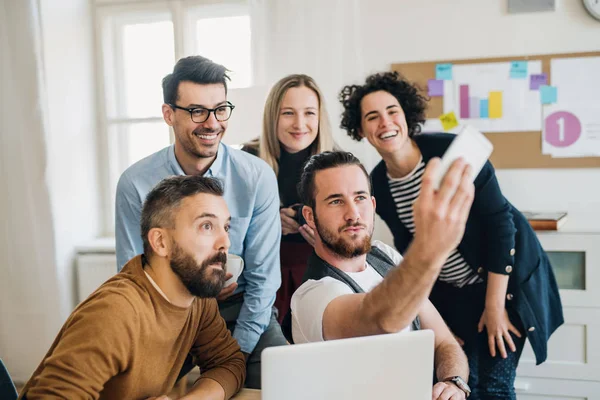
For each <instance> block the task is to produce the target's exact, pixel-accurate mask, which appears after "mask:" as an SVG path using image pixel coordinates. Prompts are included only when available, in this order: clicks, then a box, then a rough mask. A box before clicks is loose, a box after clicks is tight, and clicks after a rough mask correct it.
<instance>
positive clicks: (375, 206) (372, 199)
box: [371, 196, 377, 211]
mask: <svg viewBox="0 0 600 400" xmlns="http://www.w3.org/2000/svg"><path fill="white" fill-rule="evenodd" d="M371 201H372V202H373V211H375V210H377V202H376V201H375V196H371Z"/></svg>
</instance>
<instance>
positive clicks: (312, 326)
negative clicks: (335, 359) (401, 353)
mask: <svg viewBox="0 0 600 400" xmlns="http://www.w3.org/2000/svg"><path fill="white" fill-rule="evenodd" d="M371 244H372V245H373V246H375V247H377V248H378V249H379V250H381V251H383V252H384V253H385V254H386V255H387V256H388V257H390V258H391V259H392V261H393V262H394V263H395V264H396V265H398V264H400V262H401V261H402V256H401V255H400V253H398V252H397V251H396V250H394V249H393V248H392V247H390V246H388V245H387V244H385V243H383V242H380V241H379V240H374V241H373V242H372V243H371ZM346 273H347V274H348V276H350V277H351V278H352V279H353V280H354V281H355V282H356V283H357V284H358V285H359V286H360V287H361V288H362V290H364V291H365V292H369V291H371V289H373V288H374V287H375V286H377V285H378V284H379V283H380V282H381V281H383V277H382V276H381V275H379V273H378V272H377V271H375V269H374V268H373V267H371V266H370V265H369V264H367V265H366V268H365V270H364V271H361V272H346ZM352 293H354V291H353V290H352V289H351V288H350V287H349V286H348V285H346V284H345V283H343V282H341V281H338V280H337V279H334V278H331V277H329V276H326V277H325V278H323V279H320V280H318V281H316V280H314V279H309V280H308V281H306V282H304V283H303V284H302V285H301V286H300V287H299V288H298V289H297V290H296V291H295V292H294V295H293V296H292V301H291V309H292V336H293V337H294V343H298V344H300V343H309V342H322V341H324V339H323V313H324V312H325V309H326V308H327V305H329V303H330V302H331V301H332V300H333V299H335V298H336V297H339V296H343V295H345V294H352ZM404 330H406V331H408V330H410V326H408V327H407V328H406V329H404Z"/></svg>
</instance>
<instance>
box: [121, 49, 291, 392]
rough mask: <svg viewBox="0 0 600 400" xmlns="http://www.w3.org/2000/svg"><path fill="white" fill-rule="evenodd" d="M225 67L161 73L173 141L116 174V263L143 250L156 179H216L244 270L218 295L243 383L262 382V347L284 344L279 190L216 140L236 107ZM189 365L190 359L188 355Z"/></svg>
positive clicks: (204, 63)
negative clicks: (238, 353) (145, 216)
mask: <svg viewBox="0 0 600 400" xmlns="http://www.w3.org/2000/svg"><path fill="white" fill-rule="evenodd" d="M227 72H228V71H227V69H226V68H225V67H223V66H222V65H219V64H216V63H213V62H212V61H210V60H208V59H206V58H204V57H201V56H192V57H186V58H183V59H181V60H179V61H178V62H177V64H176V65H175V68H174V69H173V73H171V74H169V75H167V76H166V77H165V78H164V79H163V82H162V86H163V97H164V104H163V105H162V112H163V118H164V120H165V122H166V123H167V124H168V125H169V126H171V127H172V128H173V132H174V134H175V143H174V144H173V145H171V146H169V147H167V148H165V149H163V150H160V151H158V152H157V153H154V154H152V155H150V156H148V157H146V158H144V159H142V160H140V161H138V162H137V163H135V164H134V165H132V166H131V167H129V168H128V169H127V170H126V171H125V172H123V174H122V175H121V178H120V179H119V183H118V185H117V195H116V211H115V219H116V221H115V234H116V246H117V263H118V268H119V270H120V269H121V268H122V266H123V265H124V264H125V263H126V262H127V261H129V259H131V258H133V257H134V256H136V255H138V254H141V253H142V251H143V246H142V238H141V235H140V213H141V207H142V203H143V201H144V199H145V197H146V195H147V194H148V192H150V190H151V189H152V188H153V187H154V185H156V184H157V183H158V182H160V181H161V180H162V179H163V178H165V177H167V176H171V175H202V176H207V177H214V178H218V179H220V180H221V181H222V182H223V184H224V188H225V194H224V198H225V201H226V203H227V206H228V208H229V211H230V212H231V229H230V232H229V235H230V241H231V247H230V249H229V253H230V254H235V255H237V256H240V257H241V258H242V259H243V260H244V269H243V271H242V274H241V276H240V277H239V278H238V280H237V283H233V284H231V285H229V286H227V287H226V288H224V289H223V291H222V292H221V294H220V295H219V297H217V299H218V300H220V302H219V309H220V312H221V315H222V316H223V318H224V319H225V321H226V322H227V327H228V328H229V329H230V330H231V331H232V332H233V337H234V338H235V339H236V340H237V341H238V343H239V345H240V347H241V350H242V352H243V353H244V354H245V356H246V361H247V378H246V386H247V387H251V388H260V353H261V351H262V350H263V349H264V348H266V347H270V346H278V345H285V344H286V341H285V338H284V336H283V334H282V333H281V328H280V326H279V324H278V323H277V320H276V317H275V315H274V311H273V310H274V309H273V303H274V301H275V293H276V291H277V289H278V288H279V286H280V284H281V271H280V264H279V241H280V237H281V225H280V222H279V194H278V190H277V179H276V177H275V174H274V173H273V170H272V169H271V168H269V167H268V166H267V164H266V163H265V162H263V161H262V160H260V159H259V158H257V157H254V156H251V155H249V154H247V153H245V152H242V151H240V150H236V149H232V148H231V147H229V146H227V145H225V144H223V143H221V139H222V138H223V135H224V134H225V131H226V130H227V121H228V120H229V118H230V117H231V113H232V111H233V109H234V105H233V104H231V103H230V102H228V101H227V81H228V80H229V77H228V75H227ZM227 278H229V276H228V277H227ZM187 365H189V366H190V367H191V366H192V365H193V364H192V363H191V360H190V362H189V363H187ZM186 369H187V368H185V367H184V370H183V371H182V373H184V372H187V370H186Z"/></svg>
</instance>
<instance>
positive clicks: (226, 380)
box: [21, 256, 246, 400]
mask: <svg viewBox="0 0 600 400" xmlns="http://www.w3.org/2000/svg"><path fill="white" fill-rule="evenodd" d="M188 353H191V354H192V355H193V356H194V361H195V363H196V364H197V365H198V366H199V367H200V370H201V378H200V379H213V380H215V381H217V382H218V383H220V384H221V386H223V389H224V390H225V398H227V399H228V398H230V397H231V396H233V395H234V394H235V393H237V391H238V390H240V388H241V387H242V385H243V383H244V379H245V374H246V365H245V361H244V356H243V354H242V353H241V352H240V347H239V346H238V344H237V342H236V341H235V339H233V338H232V337H231V335H230V333H229V331H228V330H227V328H226V326H225V321H224V320H223V319H222V318H221V316H220V314H219V309H218V307H217V302H216V300H215V299H199V298H197V299H195V300H194V303H193V304H192V306H191V307H189V308H181V307H177V306H174V305H173V304H171V303H169V302H168V301H167V300H166V299H165V298H164V297H162V296H161V294H160V293H158V292H157V291H156V289H155V288H154V287H153V286H152V283H151V282H150V281H149V280H148V278H147V277H146V276H145V274H144V270H143V268H142V264H141V256H137V257H135V258H133V259H132V260H131V261H129V262H128V263H127V264H126V265H125V267H124V268H123V270H122V271H121V273H119V274H117V275H115V276H114V277H113V278H111V279H110V280H108V281H107V282H105V283H104V284H103V285H102V286H100V287H99V288H98V289H97V290H96V291H95V292H94V293H92V294H91V295H90V297H88V298H87V299H86V300H85V301H84V302H83V303H81V304H80V305H79V306H78V307H77V308H76V309H75V311H73V313H72V314H71V316H70V317H69V318H68V319H67V321H66V323H65V324H64V326H63V327H62V329H61V330H60V332H59V333H58V336H57V337H56V339H55V340H54V343H53V344H52V347H50V350H49V351H48V353H47V354H46V356H45V357H44V360H43V361H42V362H41V364H40V365H39V366H38V368H37V369H36V370H35V372H34V373H33V376H32V377H31V379H30V380H29V382H27V385H26V386H25V387H24V388H23V391H22V392H21V393H22V394H21V398H23V394H25V395H26V396H27V399H29V400H33V399H54V398H60V399H145V398H148V397H153V396H158V395H161V394H167V393H168V392H170V391H171V389H172V388H173V386H174V384H175V380H176V379H177V376H178V374H179V372H180V370H181V367H182V366H183V362H184V360H185V358H186V356H187V355H188Z"/></svg>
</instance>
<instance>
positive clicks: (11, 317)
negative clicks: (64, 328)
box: [0, 0, 99, 382]
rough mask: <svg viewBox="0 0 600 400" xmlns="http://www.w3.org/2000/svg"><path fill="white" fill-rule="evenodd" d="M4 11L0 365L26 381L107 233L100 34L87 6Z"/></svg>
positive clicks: (65, 2) (70, 0)
mask: <svg viewBox="0 0 600 400" xmlns="http://www.w3.org/2000/svg"><path fill="white" fill-rule="evenodd" d="M5 6H6V7H5ZM0 10H1V11H0V12H3V11H5V12H7V13H8V14H7V15H0V17H1V18H0V25H3V26H2V28H3V30H1V31H0V33H1V35H0V39H2V40H0V44H1V45H2V51H1V52H0V53H1V55H0V56H1V57H10V58H7V59H5V60H4V61H6V63H2V64H3V65H2V66H4V65H7V66H8V67H9V68H10V69H8V68H7V69H6V70H2V71H0V72H2V74H1V76H0V79H2V81H3V82H8V83H9V84H8V85H7V86H3V88H2V97H1V100H2V101H1V102H0V104H1V107H0V113H1V115H2V117H1V118H0V133H1V136H0V139H1V140H0V143H1V144H2V146H3V156H2V162H1V163H0V165H1V168H0V178H1V180H2V187H3V188H4V189H5V191H3V194H2V200H1V202H0V203H1V207H0V219H1V220H2V224H3V230H2V231H0V232H1V234H2V240H0V268H2V274H1V277H0V357H2V358H3V360H4V362H5V363H6V364H7V367H8V369H9V371H10V373H11V374H12V376H13V379H14V380H16V381H21V382H23V381H26V380H27V379H28V378H29V376H30V375H31V373H32V372H33V370H34V369H35V368H36V366H37V365H38V364H39V362H40V361H41V359H42V358H43V356H44V354H45V353H46V352H47V350H48V348H49V347H50V344H51V343H52V341H53V340H54V338H55V336H56V334H57V333H58V330H59V329H60V327H61V325H62V324H63V322H64V320H65V319H66V317H67V316H68V315H69V313H70V312H71V310H72V309H73V307H74V305H75V304H74V299H73V293H74V291H73V286H74V285H73V284H74V277H73V270H74V268H73V261H74V258H73V256H74V247H75V246H76V245H78V244H81V242H83V241H85V240H89V239H91V238H94V237H96V236H97V235H98V233H99V207H98V199H99V192H98V187H99V182H98V178H97V166H96V164H97V162H96V160H97V151H96V128H95V127H96V111H95V105H94V93H95V87H94V82H95V81H94V59H93V36H92V33H93V31H92V18H91V17H92V15H91V8H90V5H89V1H88V0H62V1H61V2H56V1H51V0H37V2H36V1H35V0H34V1H32V2H27V3H23V5H17V4H16V3H13V4H11V5H10V6H8V5H6V4H4V5H2V6H1V7H0ZM5 17H6V18H9V19H8V20H7V21H4V23H1V21H2V20H3V18H5ZM30 20H34V22H33V23H32V24H31V25H33V26H34V28H33V29H32V30H31V29H20V28H19V24H28V23H29V21H30ZM28 26H29V25H28ZM32 31H33V32H32ZM40 38H41V40H40ZM5 45H6V47H4V46H5ZM33 53H36V55H35V56H34V55H33ZM9 60H10V61H9ZM38 66H39V68H40V70H37V69H36V68H37V67H38ZM24 93H25V94H24ZM15 99H16V100H15ZM7 149H8V150H7Z"/></svg>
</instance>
